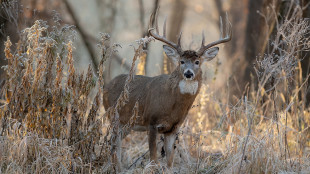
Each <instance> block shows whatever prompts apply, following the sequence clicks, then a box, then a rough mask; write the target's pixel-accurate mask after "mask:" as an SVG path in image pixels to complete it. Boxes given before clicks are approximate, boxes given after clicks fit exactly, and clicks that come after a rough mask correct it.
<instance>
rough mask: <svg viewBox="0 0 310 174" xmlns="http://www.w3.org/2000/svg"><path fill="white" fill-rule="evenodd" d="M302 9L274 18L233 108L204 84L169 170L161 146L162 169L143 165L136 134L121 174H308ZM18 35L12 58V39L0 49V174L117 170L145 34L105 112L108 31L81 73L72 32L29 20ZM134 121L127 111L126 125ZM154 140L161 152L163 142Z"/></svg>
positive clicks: (309, 114) (143, 145)
mask: <svg viewBox="0 0 310 174" xmlns="http://www.w3.org/2000/svg"><path fill="white" fill-rule="evenodd" d="M301 10H302V9H301V8H300V7H299V6H296V7H295V8H292V11H291V12H289V14H290V15H288V16H287V17H286V18H284V20H283V21H280V20H279V21H278V22H277V25H276V26H277V28H276V35H275V37H274V39H273V40H270V49H269V51H268V52H267V53H266V54H265V55H261V56H259V57H258V61H257V63H256V67H255V68H256V72H257V73H256V76H257V79H258V80H257V81H254V80H253V83H252V84H251V85H250V86H248V87H247V88H246V90H245V92H244V95H243V96H241V97H240V98H239V99H238V102H236V103H235V104H228V103H227V101H226V100H225V99H226V98H227V96H226V95H228V94H225V93H223V95H222V96H220V97H221V98H217V96H215V95H213V93H212V92H211V91H210V89H209V86H208V85H204V86H203V87H202V90H201V93H200V95H199V97H198V98H197V101H196V104H195V105H194V106H193V108H192V111H191V112H190V114H189V116H188V119H187V120H186V121H185V123H184V124H183V127H182V129H181V131H180V133H179V136H178V140H177V141H176V142H177V143H176V147H175V148H176V153H175V157H174V168H172V169H171V170H168V169H166V168H165V162H164V160H165V158H163V157H164V155H165V154H164V152H163V151H162V148H159V149H158V151H159V153H161V154H162V158H160V159H159V161H160V162H159V164H157V165H156V166H154V164H152V163H149V157H148V146H147V138H146V136H145V133H139V132H138V133H137V132H136V133H132V134H131V135H129V136H128V137H127V138H125V139H124V140H123V144H126V146H125V147H124V148H123V154H122V156H123V160H122V163H123V164H124V166H125V169H123V170H124V171H125V173H173V172H175V173H290V172H295V173H308V172H309V170H310V160H309V159H310V158H309V157H310V152H309V146H310V141H309V139H310V132H309V131H310V129H309V124H310V108H309V107H307V106H306V104H305V102H304V101H305V100H306V98H305V96H306V91H307V86H308V85H307V83H308V78H309V76H308V77H307V78H306V79H303V78H302V76H301V74H302V69H301V65H300V60H301V58H300V57H299V53H300V51H307V50H308V48H309V45H310V42H309V36H308V35H307V34H308V33H309V27H310V25H309V22H308V21H307V20H306V19H303V18H302V16H301ZM22 35H23V36H22V39H21V40H20V41H19V42H18V43H17V49H16V51H15V52H12V51H11V49H10V47H11V46H12V43H11V41H10V39H9V38H8V39H7V41H6V43H5V46H6V47H5V50H4V51H5V55H6V59H7V60H8V65H7V66H6V67H5V70H6V72H7V79H6V83H5V87H4V94H5V95H4V99H3V100H1V101H2V103H4V104H3V105H2V106H0V119H1V122H0V126H1V127H0V133H1V134H0V171H1V173H114V172H115V170H116V167H117V166H115V165H114V164H113V158H116V155H115V154H114V148H115V147H114V144H113V143H114V140H115V137H114V136H113V135H116V136H117V134H119V133H120V131H122V130H119V127H118V124H117V122H118V111H119V108H120V107H122V106H123V105H125V104H126V102H127V99H128V95H130V93H129V91H128V87H129V86H128V85H129V84H130V83H129V82H130V81H131V80H132V78H134V71H135V69H134V68H135V62H136V60H137V59H139V58H140V57H142V59H141V60H140V64H138V74H143V73H144V71H145V70H144V69H143V67H145V66H144V62H143V61H144V60H143V57H145V52H144V51H143V50H142V47H143V44H145V43H146V42H150V41H151V40H152V38H142V39H140V40H139V41H138V42H137V45H138V47H136V48H135V49H134V51H135V56H134V58H133V63H132V67H131V70H130V73H129V75H128V79H127V82H126V85H125V86H124V91H123V93H122V95H121V96H120V98H119V100H118V102H117V104H116V106H115V107H113V108H109V109H108V110H107V111H104V109H103V107H102V96H103V95H105V94H103V87H104V74H103V72H104V62H105V61H106V60H107V59H109V58H110V57H111V55H112V54H113V52H114V51H115V50H116V49H117V47H118V45H117V44H111V43H110V36H109V35H108V34H101V35H100V36H101V42H100V44H99V48H100V51H101V55H102V57H101V61H100V64H99V69H98V70H93V69H92V67H91V66H89V68H88V70H87V72H86V73H83V72H78V70H77V69H76V68H75V66H74V47H73V45H74V42H75V31H74V30H73V29H72V27H71V26H64V27H60V26H59V25H58V24H57V22H56V25H55V26H52V27H49V26H47V25H46V23H45V22H44V21H36V22H35V24H34V25H33V26H32V27H30V28H27V29H25V30H24V31H23V33H22ZM94 71H98V74H99V76H98V77H95V76H94ZM138 104H139V103H136V107H138ZM138 115H139V113H137V112H136V110H135V108H133V117H132V120H131V123H130V125H128V126H132V125H133V124H134V122H135V117H136V116H138ZM108 117H111V118H113V119H112V122H110V121H108ZM158 144H159V147H162V145H163V140H162V138H161V137H159V139H158ZM123 146H124V145H123ZM116 160H117V159H116Z"/></svg>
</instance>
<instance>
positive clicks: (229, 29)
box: [197, 13, 232, 55]
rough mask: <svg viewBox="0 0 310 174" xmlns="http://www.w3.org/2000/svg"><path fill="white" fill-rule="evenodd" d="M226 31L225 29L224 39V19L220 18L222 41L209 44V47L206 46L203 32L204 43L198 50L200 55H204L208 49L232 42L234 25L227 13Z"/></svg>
mask: <svg viewBox="0 0 310 174" xmlns="http://www.w3.org/2000/svg"><path fill="white" fill-rule="evenodd" d="M225 26H226V29H225V37H223V22H222V17H220V32H221V33H220V39H219V40H217V41H214V42H211V43H209V44H208V45H205V36H204V33H203V32H202V43H201V47H200V49H199V50H198V52H197V53H198V55H202V54H203V53H204V52H205V51H206V50H207V49H209V48H211V47H213V46H215V45H218V44H221V43H225V42H228V41H230V40H231V37H232V25H231V23H230V21H229V19H228V15H227V13H226V24H225Z"/></svg>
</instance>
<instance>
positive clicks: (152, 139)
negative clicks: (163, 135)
mask: <svg viewBox="0 0 310 174" xmlns="http://www.w3.org/2000/svg"><path fill="white" fill-rule="evenodd" d="M156 137H157V129H156V127H155V126H153V125H150V126H149V150H150V159H151V161H154V162H155V163H157V154H156V152H157V147H156Z"/></svg>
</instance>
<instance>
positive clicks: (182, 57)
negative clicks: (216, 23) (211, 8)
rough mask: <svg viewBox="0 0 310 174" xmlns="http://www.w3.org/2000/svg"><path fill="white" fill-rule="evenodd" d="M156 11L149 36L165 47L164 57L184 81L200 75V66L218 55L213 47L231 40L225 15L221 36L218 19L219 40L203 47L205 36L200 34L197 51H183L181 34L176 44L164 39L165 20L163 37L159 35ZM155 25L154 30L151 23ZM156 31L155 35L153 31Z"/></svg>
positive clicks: (229, 27)
mask: <svg viewBox="0 0 310 174" xmlns="http://www.w3.org/2000/svg"><path fill="white" fill-rule="evenodd" d="M157 11H158V9H157V10H156V11H155V13H153V14H152V15H151V17H150V26H149V28H150V29H149V34H150V35H151V36H153V37H154V38H155V39H156V40H159V41H161V42H163V43H165V44H167V45H163V48H164V51H165V53H166V55H167V56H168V57H169V58H170V59H171V60H172V61H173V63H174V64H175V65H176V67H177V69H178V70H179V72H180V73H181V74H182V76H183V78H184V80H193V79H195V77H196V75H197V74H198V73H200V70H201V64H202V63H203V62H204V61H210V60H212V59H213V58H214V57H215V56H216V55H217V53H218V51H219V48H218V47H214V46H216V45H218V44H221V43H225V42H228V41H230V40H231V36H232V30H231V28H232V27H231V23H230V22H229V20H228V15H227V14H226V25H225V26H226V30H225V34H223V23H222V18H220V33H221V35H220V39H219V40H217V41H214V42H212V43H209V44H207V45H205V36H204V32H202V43H201V47H200V48H199V50H198V51H194V50H186V51H183V50H182V47H181V36H182V32H181V33H180V34H179V37H178V43H177V44H176V43H174V42H172V41H169V40H168V39H167V38H166V19H165V21H164V25H163V35H162V36H161V35H159V30H158V21H157V15H156V14H157ZM154 22H155V23H156V25H155V28H154V27H153V23H154ZM154 30H156V33H154V32H153V31H154Z"/></svg>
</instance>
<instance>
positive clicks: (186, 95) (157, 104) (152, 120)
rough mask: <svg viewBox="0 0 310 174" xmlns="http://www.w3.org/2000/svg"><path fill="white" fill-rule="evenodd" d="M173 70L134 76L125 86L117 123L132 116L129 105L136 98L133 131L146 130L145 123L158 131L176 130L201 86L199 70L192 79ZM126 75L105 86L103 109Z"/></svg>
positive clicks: (114, 96) (111, 100)
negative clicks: (126, 91)
mask: <svg viewBox="0 0 310 174" xmlns="http://www.w3.org/2000/svg"><path fill="white" fill-rule="evenodd" d="M177 70H178V68H176V70H175V71H174V72H172V74H171V75H160V76H156V77H146V76H140V75H136V76H134V79H133V80H132V81H131V83H130V85H129V86H130V91H129V93H130V98H129V102H128V104H127V105H125V106H124V107H123V108H122V109H121V111H120V123H121V124H122V125H125V124H127V123H128V121H129V120H130V118H131V116H132V108H133V107H134V104H135V102H136V101H138V102H139V117H138V118H137V120H136V123H135V126H134V127H133V130H136V131H147V130H148V126H149V125H150V126H153V127H157V128H158V132H159V133H170V132H173V131H174V130H175V129H177V127H178V126H179V125H180V124H182V122H183V120H184V119H185V116H186V115H187V113H188V111H189V109H190V108H191V106H192V104H193V102H194V100H195V98H196V96H197V94H198V92H199V89H200V86H201V73H200V74H199V75H197V76H196V78H195V79H193V81H191V82H186V81H185V80H184V78H183V77H182V74H181V73H180V72H178V71H177ZM126 77H127V75H126V74H122V75H119V76H117V77H116V78H114V79H113V80H112V81H111V82H110V83H109V84H108V85H107V86H106V88H105V89H106V91H107V93H106V94H107V95H105V96H106V98H105V100H104V106H105V108H109V107H111V106H113V104H115V102H116V101H117V99H118V97H119V95H120V94H121V92H122V88H123V86H124V84H125V81H126ZM191 88H192V89H191ZM193 88H194V89H193ZM195 88H196V89H195Z"/></svg>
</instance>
